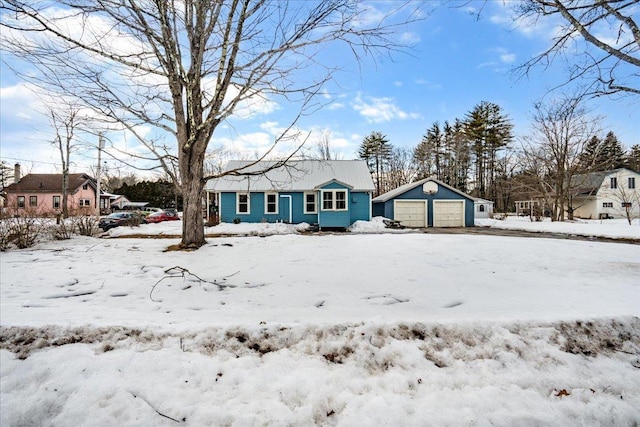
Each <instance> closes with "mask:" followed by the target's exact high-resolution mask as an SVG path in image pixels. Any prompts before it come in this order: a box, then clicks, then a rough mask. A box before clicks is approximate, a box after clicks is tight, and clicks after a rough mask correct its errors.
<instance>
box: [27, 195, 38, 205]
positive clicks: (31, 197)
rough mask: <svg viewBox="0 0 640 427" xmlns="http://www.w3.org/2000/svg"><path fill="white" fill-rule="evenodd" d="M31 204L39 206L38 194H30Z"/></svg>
mask: <svg viewBox="0 0 640 427" xmlns="http://www.w3.org/2000/svg"><path fill="white" fill-rule="evenodd" d="M29 206H32V207H35V206H38V196H29Z"/></svg>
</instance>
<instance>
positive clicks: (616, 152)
mask: <svg viewBox="0 0 640 427" xmlns="http://www.w3.org/2000/svg"><path fill="white" fill-rule="evenodd" d="M597 164H598V165H599V166H600V169H601V170H611V169H617V168H620V167H623V166H624V164H625V152H624V148H622V144H620V141H619V140H618V137H616V135H615V134H614V133H613V132H609V133H607V135H606V136H605V137H604V141H602V151H601V152H600V156H599V158H598V162H597Z"/></svg>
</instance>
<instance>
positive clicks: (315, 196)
mask: <svg viewBox="0 0 640 427" xmlns="http://www.w3.org/2000/svg"><path fill="white" fill-rule="evenodd" d="M308 195H311V196H313V210H312V211H309V210H307V196H308ZM302 205H303V206H304V213H305V214H317V213H318V193H316V192H315V191H305V192H304V195H303V200H302Z"/></svg>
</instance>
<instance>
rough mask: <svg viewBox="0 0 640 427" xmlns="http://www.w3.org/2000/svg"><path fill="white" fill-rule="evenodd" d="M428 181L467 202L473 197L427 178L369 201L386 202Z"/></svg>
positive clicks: (436, 180)
mask: <svg viewBox="0 0 640 427" xmlns="http://www.w3.org/2000/svg"><path fill="white" fill-rule="evenodd" d="M429 181H431V182H435V183H436V184H438V185H441V186H443V187H444V188H447V189H449V190H451V191H453V192H454V193H457V194H459V195H461V196H462V197H465V198H467V199H469V200H473V197H471V196H469V195H468V194H465V193H463V192H462V191H460V190H457V189H455V188H453V187H452V186H450V185H448V184H445V183H444V182H442V181H440V180H438V179H435V178H433V177H428V178H424V179H421V180H420V181H416V182H410V183H409V184H404V185H401V186H400V187H398V188H396V189H394V190H391V191H387V192H386V193H384V194H381V195H379V196H378V197H375V198H374V199H373V200H371V201H372V202H373V203H377V202H386V201H388V200H391V199H393V198H394V197H397V196H399V195H401V194H404V193H406V192H407V191H409V190H412V189H414V188H416V187H418V186H420V185H423V184H424V183H425V182H429Z"/></svg>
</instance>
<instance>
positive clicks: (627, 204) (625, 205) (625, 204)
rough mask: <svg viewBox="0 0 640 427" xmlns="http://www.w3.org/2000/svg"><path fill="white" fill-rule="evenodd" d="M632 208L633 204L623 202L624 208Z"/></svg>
mask: <svg viewBox="0 0 640 427" xmlns="http://www.w3.org/2000/svg"><path fill="white" fill-rule="evenodd" d="M632 206H633V203H631V202H622V207H623V208H626V209H629V208H630V207H632Z"/></svg>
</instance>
